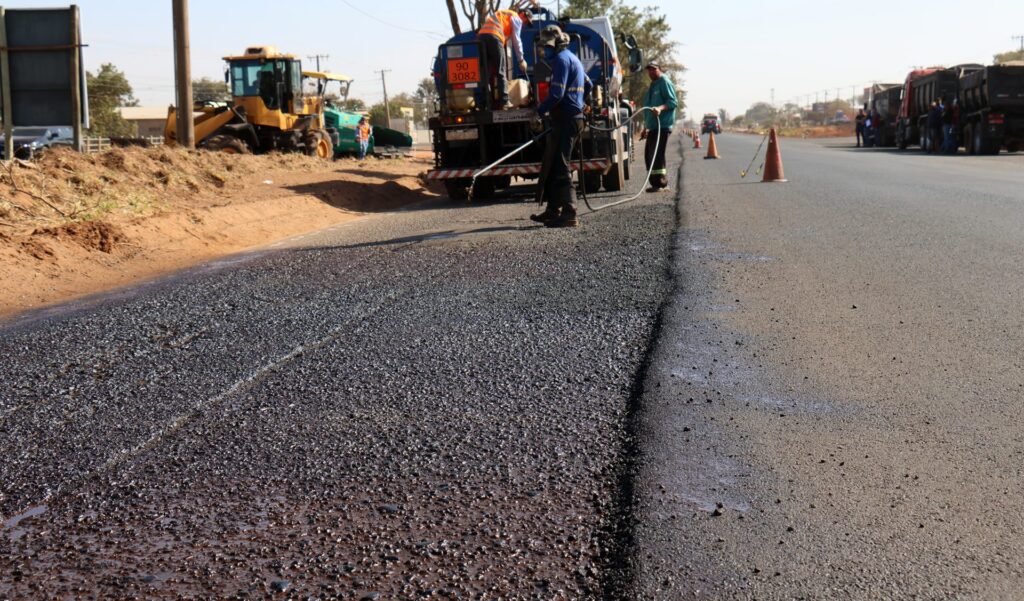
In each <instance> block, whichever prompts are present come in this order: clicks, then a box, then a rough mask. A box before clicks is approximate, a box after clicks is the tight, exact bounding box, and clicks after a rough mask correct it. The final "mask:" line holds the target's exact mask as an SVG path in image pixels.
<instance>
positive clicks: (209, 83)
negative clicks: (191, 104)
mask: <svg viewBox="0 0 1024 601" xmlns="http://www.w3.org/2000/svg"><path fill="white" fill-rule="evenodd" d="M192 98H193V99H194V100H195V101H196V102H228V101H229V100H231V89H230V88H229V87H228V84H226V83H224V81H223V80H219V79H211V78H209V77H204V78H202V79H197V80H194V81H193V82H192Z"/></svg>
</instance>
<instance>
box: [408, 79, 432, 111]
mask: <svg viewBox="0 0 1024 601" xmlns="http://www.w3.org/2000/svg"><path fill="white" fill-rule="evenodd" d="M413 96H414V97H415V99H416V106H417V108H422V110H423V114H424V116H425V115H433V114H434V107H435V106H436V105H437V84H435V83H434V80H433V79H432V78H430V77H425V78H423V79H421V80H420V83H419V85H418V86H416V93H415V94H414V95H413Z"/></svg>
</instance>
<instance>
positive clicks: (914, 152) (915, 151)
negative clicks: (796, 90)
mask: <svg viewBox="0 0 1024 601" xmlns="http://www.w3.org/2000/svg"><path fill="white" fill-rule="evenodd" d="M825 148H828V149H829V150H843V151H845V152H856V153H865V154H898V155H906V156H935V157H966V156H972V157H974V158H978V159H997V158H1003V159H1008V158H1012V157H1014V156H1020V155H1019V154H1018V153H1012V152H1005V151H1003V152H1000V153H999V154H997V155H996V154H991V155H984V154H976V155H969V154H967V153H965V152H963V151H962V150H961V151H958V152H957V153H956V154H944V153H935V154H931V155H929V154H927V153H925V152H922V151H921V150H920V149H919V148H916V147H915V148H908V149H907V150H900V149H899V148H895V147H884V148H863V147H862V148H857V147H856V146H849V145H846V144H826V145H825Z"/></svg>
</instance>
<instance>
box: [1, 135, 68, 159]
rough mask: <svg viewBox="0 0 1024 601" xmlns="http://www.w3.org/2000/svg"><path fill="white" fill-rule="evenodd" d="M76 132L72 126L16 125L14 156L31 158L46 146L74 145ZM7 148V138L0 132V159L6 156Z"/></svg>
mask: <svg viewBox="0 0 1024 601" xmlns="http://www.w3.org/2000/svg"><path fill="white" fill-rule="evenodd" d="M74 144H75V133H74V130H73V129H72V128H70V127H15V128H14V157H15V158H18V159H25V160H28V159H31V158H32V157H34V156H35V155H36V153H37V152H39V151H40V150H43V149H44V148H52V147H54V146H74ZM6 148H7V140H6V138H5V136H4V135H3V134H0V159H6V158H7V157H6V156H4V153H5V152H6Z"/></svg>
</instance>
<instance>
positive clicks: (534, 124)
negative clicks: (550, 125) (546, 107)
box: [530, 115, 544, 134]
mask: <svg viewBox="0 0 1024 601" xmlns="http://www.w3.org/2000/svg"><path fill="white" fill-rule="evenodd" d="M530 131H532V132H533V133H535V134H539V133H540V132H542V131H544V120H543V119H541V117H540V115H534V116H533V119H530Z"/></svg>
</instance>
